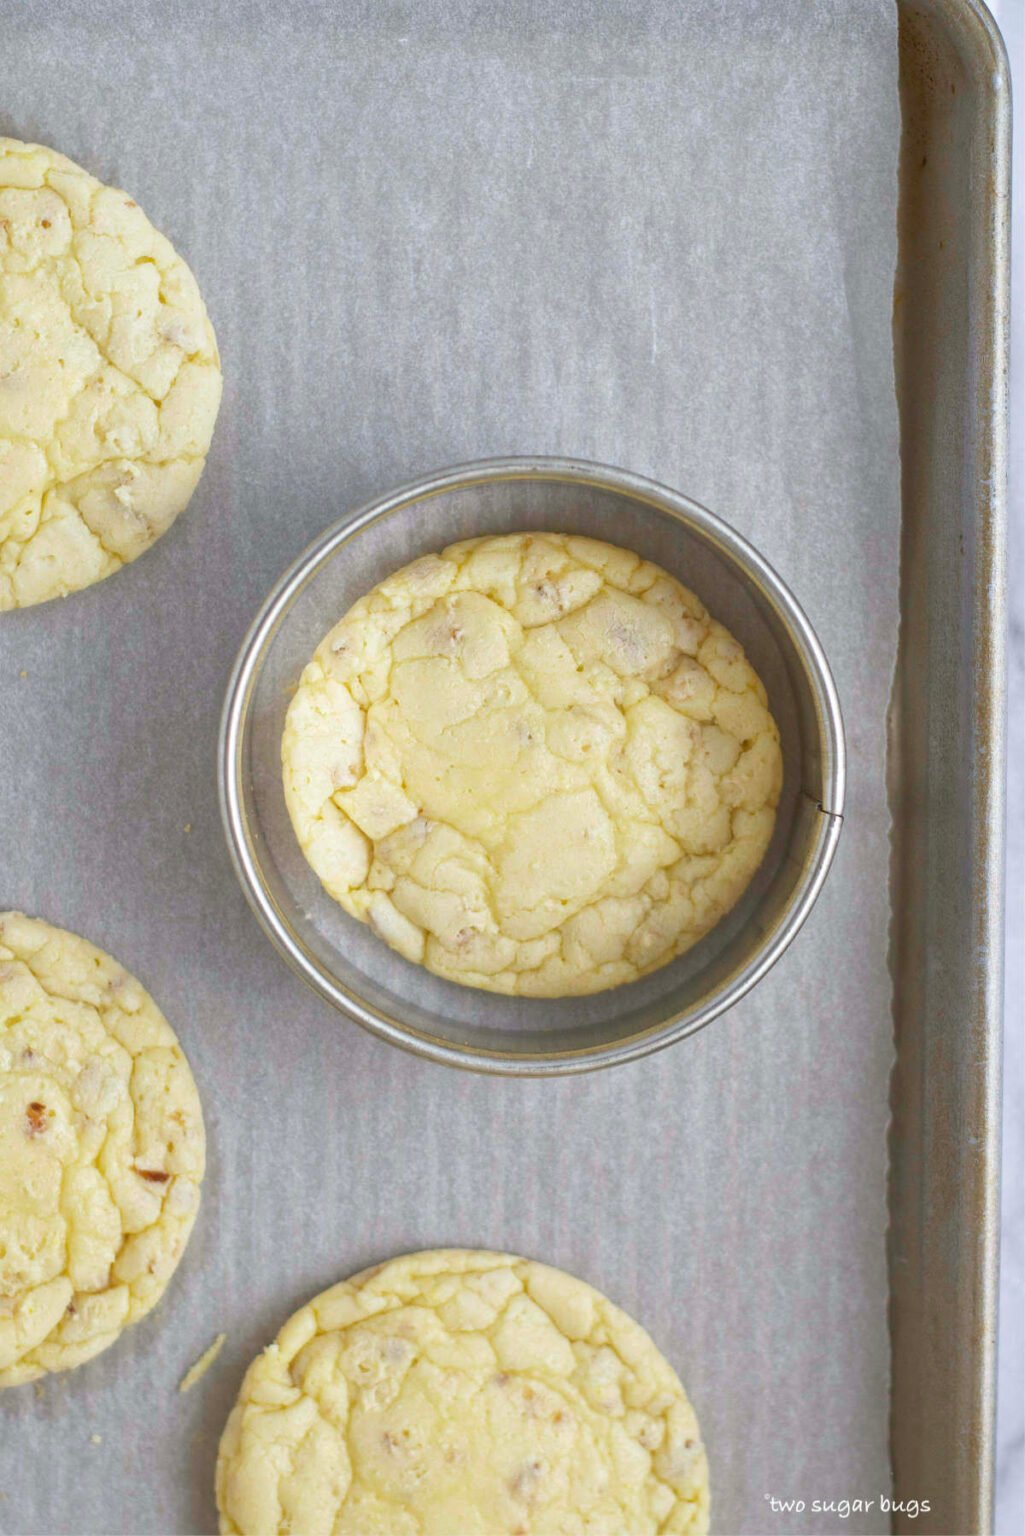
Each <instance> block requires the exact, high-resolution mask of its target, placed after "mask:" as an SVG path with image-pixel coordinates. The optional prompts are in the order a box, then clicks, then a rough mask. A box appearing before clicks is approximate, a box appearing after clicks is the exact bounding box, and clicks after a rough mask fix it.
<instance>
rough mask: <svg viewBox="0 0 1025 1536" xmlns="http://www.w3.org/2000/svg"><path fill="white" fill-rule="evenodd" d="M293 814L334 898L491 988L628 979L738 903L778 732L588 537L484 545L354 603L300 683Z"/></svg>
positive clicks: (434, 961) (766, 822)
mask: <svg viewBox="0 0 1025 1536" xmlns="http://www.w3.org/2000/svg"><path fill="white" fill-rule="evenodd" d="M282 762H283V773H284V790H285V800H286V803H287V806H288V810H289V814H290V816H291V819H292V824H293V826H294V828H295V832H296V836H297V837H298V839H299V843H300V845H301V847H302V849H303V852H304V853H305V855H306V857H307V859H308V860H309V862H310V864H311V865H312V867H313V869H314V870H315V871H316V873H317V875H318V876H319V878H320V880H321V882H322V883H323V885H324V887H325V889H326V890H327V891H328V892H329V893H330V895H332V896H333V897H334V898H335V899H336V900H337V901H339V902H340V903H341V904H342V906H343V907H345V909H346V910H347V911H348V912H351V913H352V914H353V915H354V916H355V917H358V918H360V919H362V920H363V921H364V922H367V923H369V924H370V926H371V928H373V930H374V931H375V933H377V934H378V935H379V936H380V937H381V938H383V939H385V940H386V941H387V942H388V943H389V944H390V945H392V947H393V948H394V949H396V950H398V951H399V953H400V954H402V955H404V956H405V957H406V958H407V959H408V960H412V961H417V962H419V963H421V964H422V965H425V966H426V967H427V968H428V969H429V970H431V971H435V972H436V973H437V974H438V975H439V976H444V977H447V978H448V979H449V980H451V981H458V982H463V983H465V984H467V985H469V986H476V987H485V988H488V989H489V990H491V991H495V992H508V993H519V994H521V995H523V996H530V997H561V996H564V995H568V994H574V993H586V992H596V991H599V990H601V989H603V988H606V987H614V986H618V985H620V984H621V983H622V982H627V981H633V980H635V979H636V978H637V977H638V976H643V975H644V974H645V973H646V972H648V971H652V970H655V969H657V968H658V967H659V966H662V965H665V964H666V962H667V961H669V960H672V959H674V958H675V957H676V956H677V955H681V954H683V952H684V951H685V950H687V949H689V948H690V946H691V945H692V944H694V943H695V942H696V941H697V940H698V939H700V938H701V937H702V935H703V934H705V933H707V932H708V930H709V929H710V928H712V927H713V926H714V924H715V923H717V922H718V921H719V919H720V918H721V917H722V916H723V915H724V914H725V913H726V912H728V911H729V910H730V908H731V907H732V906H733V905H734V904H735V903H736V901H737V900H738V899H739V898H740V896H741V895H742V893H743V891H744V890H745V888H746V887H747V885H748V883H749V881H750V880H751V877H752V875H753V874H754V872H755V870H756V869H757V868H758V865H759V864H760V863H761V860H762V858H763V856H764V854H765V850H766V848H767V847H768V844H769V839H770V837H771V836H772V829H773V824H774V821H775V807H776V804H777V801H778V798H779V792H780V786H781V782H782V759H781V755H780V746H779V732H778V731H777V729H776V725H775V722H774V721H773V719H772V716H771V715H770V713H769V711H768V708H767V707H766V695H765V689H764V688H763V687H762V684H761V682H760V681H759V679H758V678H757V677H756V675H755V673H754V671H753V670H752V668H751V667H750V665H749V664H748V662H747V661H746V659H745V657H744V653H743V651H742V649H741V647H740V646H739V645H738V644H737V642H736V641H735V640H734V639H733V638H732V637H731V636H730V635H729V634H728V633H727V631H726V630H725V629H724V628H723V627H722V625H721V624H718V623H717V622H716V621H715V620H714V619H713V618H711V617H710V616H709V614H708V613H707V612H706V611H705V609H704V607H703V606H702V604H701V603H700V602H699V601H698V599H697V598H696V597H695V596H694V594H693V593H692V592H688V591H687V590H686V588H684V587H682V586H681V585H680V583H679V582H678V581H675V580H674V579H673V578H672V577H671V576H669V575H667V574H666V572H665V571H663V570H660V569H659V568H658V567H657V566H655V565H651V564H649V563H648V562H647V561H642V560H641V559H640V558H639V557H638V556H637V555H633V554H630V553H628V552H627V551H626V550H622V549H616V548H614V547H613V546H612V545H609V544H602V543H599V542H597V541H595V540H593V539H583V538H573V537H568V536H565V535H561V534H509V535H506V536H504V537H500V538H485V539H470V540H468V541H467V542H465V543H463V544H454V545H452V546H451V548H449V549H446V550H444V551H443V552H442V554H440V555H429V556H427V557H425V558H424V559H421V560H417V561H416V562H415V563H414V564H412V565H409V566H406V567H405V568H404V569H403V570H400V571H397V572H396V573H395V575H394V576H390V577H389V578H388V580H387V581H384V582H382V583H381V584H380V586H378V587H375V588H374V590H373V591H372V592H370V593H368V594H367V596H366V597H363V598H361V599H360V601H359V602H357V603H356V604H355V606H354V607H353V608H351V609H350V610H349V612H348V613H347V614H346V615H345V617H344V618H343V619H342V621H341V622H340V623H339V624H337V625H336V626H335V628H334V629H332V630H331V632H330V634H328V635H327V636H326V637H325V639H324V640H323V641H322V642H321V644H320V646H319V647H318V649H317V651H316V653H315V655H314V657H313V659H312V661H311V662H310V663H309V665H308V666H307V667H306V668H305V670H304V672H303V674H302V677H301V678H300V680H299V686H298V689H297V691H296V693H295V696H294V697H293V699H292V701H291V704H290V706H289V709H288V715H287V720H286V724H285V731H284V739H283V743H282Z"/></svg>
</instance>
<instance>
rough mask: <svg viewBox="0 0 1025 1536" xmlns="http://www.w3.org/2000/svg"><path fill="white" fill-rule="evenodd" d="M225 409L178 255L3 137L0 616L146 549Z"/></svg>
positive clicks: (117, 205) (149, 230) (56, 159)
mask: <svg viewBox="0 0 1025 1536" xmlns="http://www.w3.org/2000/svg"><path fill="white" fill-rule="evenodd" d="M220 398H221V371H220V364H219V361H218V357H217V343H216V342H215V340H214V333H213V330H212V328H211V325H210V321H209V320H208V319H207V313H206V309H205V307H204V305H203V300H202V298H201V296H200V292H199V289H198V287H197V286H196V280H195V278H194V277H193V276H192V273H191V272H190V271H189V269H188V267H187V266H186V265H185V263H184V262H183V261H182V260H181V258H180V257H179V256H178V255H176V254H175V251H174V250H173V248H172V247H171V245H170V243H169V242H168V241H167V240H165V238H164V236H163V235H161V234H158V233H157V231H156V230H155V229H154V228H153V226H152V224H150V222H149V220H148V219H147V218H146V216H145V214H144V213H143V212H142V210H141V209H140V208H138V207H137V206H136V204H135V203H134V202H133V200H132V199H131V198H130V197H128V196H127V194H126V193H124V192H119V191H117V190H116V189H115V188H113V187H105V186H103V185H102V183H101V182H98V181H97V180H96V178H95V177H93V176H90V175H89V174H88V172H86V171H84V170H82V168H81V167H80V166H77V165H75V164H74V163H73V162H72V161H71V160H67V159H65V157H64V156H63V155H59V154H57V152H56V151H55V150H52V149H46V148H45V147H43V146H42V145H40V144H23V143H21V141H20V140H18V139H4V138H0V609H5V608H23V607H27V606H28V605H29V604H30V603H42V602H45V601H46V600H47V599H48V598H51V597H60V596H62V595H63V594H64V593H66V592H73V591H75V590H77V589H78V588H79V587H87V586H90V585H91V584H92V583H93V582H94V581H101V580H102V579H103V577H105V576H109V575H110V574H111V573H112V572H113V571H116V570H117V569H118V568H119V567H120V566H122V565H124V564H126V563H127V562H128V561H129V560H134V559H135V558H136V556H137V555H141V554H142V552H143V550H145V549H148V548H149V546H150V545H151V544H152V543H153V542H154V541H155V540H156V539H158V538H159V537H160V535H161V534H162V533H163V532H165V530H166V529H167V528H169V527H170V525H171V523H172V522H173V521H174V519H175V518H176V517H177V515H178V513H179V512H180V511H181V510H182V508H183V507H184V506H185V505H186V503H187V502H188V500H189V497H190V496H191V495H192V493H193V491H194V490H195V488H196V484H197V482H198V480H199V477H200V475H201V474H202V471H203V464H204V462H205V460H206V454H207V449H208V448H209V446H210V438H211V436H212V434H213V429H214V421H215V420H216V417H217V408H218V405H219V404H220Z"/></svg>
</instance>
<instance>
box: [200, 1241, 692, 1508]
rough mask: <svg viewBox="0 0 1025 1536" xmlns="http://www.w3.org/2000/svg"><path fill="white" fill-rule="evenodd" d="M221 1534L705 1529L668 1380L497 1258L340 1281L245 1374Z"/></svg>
mask: <svg viewBox="0 0 1025 1536" xmlns="http://www.w3.org/2000/svg"><path fill="white" fill-rule="evenodd" d="M217 1504H218V1509H219V1510H220V1517H221V1527H220V1528H221V1532H222V1533H225V1536H227V1533H231V1536H237V1533H241V1536H284V1533H285V1532H288V1531H295V1532H298V1531H301V1532H302V1536H357V1533H358V1536H456V1533H459V1536H463V1533H467V1536H468V1533H470V1532H480V1533H487V1536H500V1533H505V1532H507V1533H509V1536H528V1533H529V1536H534V1533H537V1536H540V1533H542V1532H545V1533H553V1536H554V1533H558V1532H565V1533H569V1532H572V1533H573V1536H577V1533H580V1536H583V1533H585V1532H590V1533H592V1536H599V1533H601V1536H625V1533H629V1536H647V1533H654V1532H669V1531H673V1532H684V1531H685V1532H689V1533H692V1536H697V1533H699V1532H704V1531H707V1529H708V1507H709V1490H708V1463H707V1460H706V1457H705V1451H704V1448H703V1446H702V1443H701V1436H700V1432H699V1429H698V1423H697V1419H696V1418H695V1415H694V1410H693V1409H692V1407H691V1405H690V1403H689V1402H688V1400H687V1397H686V1394H685V1393H684V1390H683V1387H682V1386H681V1385H680V1381H679V1378H678V1377H677V1376H676V1374H675V1372H674V1371H673V1370H672V1369H671V1367H670V1366H669V1365H668V1364H667V1363H666V1361H665V1360H664V1359H663V1358H662V1356H661V1355H660V1354H659V1352H658V1350H657V1349H656V1348H655V1345H654V1344H653V1343H652V1341H651V1339H650V1338H649V1337H648V1335H647V1334H646V1333H645V1332H644V1330H643V1329H642V1328H640V1327H639V1326H638V1324H637V1323H635V1322H633V1321H632V1320H631V1319H630V1318H629V1317H627V1316H626V1314H625V1313H623V1312H621V1311H620V1310H619V1308H618V1307H615V1306H613V1305H612V1303H611V1302H610V1301H607V1300H606V1298H605V1297H604V1296H602V1295H600V1294H599V1293H598V1292H597V1291H595V1290H592V1288H591V1287H590V1286H589V1285H585V1284H584V1282H583V1281H582V1280H576V1279H574V1278H573V1276H571V1275H567V1274H564V1273H562V1271H560V1270H556V1269H549V1268H548V1267H547V1266H546V1265H544V1264H536V1263H533V1262H531V1261H530V1260H527V1259H519V1258H514V1257H512V1256H511V1255H509V1254H501V1253H482V1252H472V1251H471V1252H467V1251H462V1250H458V1249H455V1250H451V1251H448V1252H438V1253H415V1254H410V1255H407V1256H405V1257H403V1258H399V1259H395V1260H393V1261H392V1262H391V1263H389V1264H383V1265H380V1266H379V1267H378V1268H376V1269H369V1270H367V1271H366V1272H365V1273H363V1274H361V1275H357V1276H356V1277H355V1278H354V1279H352V1280H346V1281H343V1282H342V1283H341V1284H340V1285H336V1286H334V1287H332V1289H331V1290H329V1291H325V1292H324V1293H323V1294H322V1295H320V1296H317V1297H315V1298H314V1300H313V1301H311V1302H310V1303H309V1304H308V1305H307V1306H305V1307H303V1308H302V1309H301V1310H300V1311H299V1312H297V1313H296V1314H295V1316H294V1317H292V1318H291V1319H290V1320H289V1321H288V1322H287V1323H286V1324H285V1326H284V1328H283V1329H282V1330H281V1332H280V1333H279V1335H278V1337H277V1340H276V1342H275V1343H274V1344H272V1345H271V1346H270V1347H269V1348H268V1349H266V1350H264V1352H263V1354H262V1355H260V1356H259V1357H258V1358H257V1359H256V1360H255V1361H254V1362H253V1364H252V1365H251V1366H250V1367H249V1370H248V1372H247V1374H246V1377H245V1380H244V1381H243V1383H242V1390H241V1392H240V1394H239V1398H238V1402H237V1403H236V1405H235V1407H234V1409H233V1411H232V1413H231V1416H230V1418H229V1419H228V1423H227V1426H226V1428H225V1431H224V1434H223V1436H222V1439H221V1446H220V1453H219V1456H218V1461H217Z"/></svg>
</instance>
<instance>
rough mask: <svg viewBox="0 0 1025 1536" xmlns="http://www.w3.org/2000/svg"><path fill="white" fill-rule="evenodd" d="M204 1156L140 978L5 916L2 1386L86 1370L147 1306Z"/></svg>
mask: <svg viewBox="0 0 1025 1536" xmlns="http://www.w3.org/2000/svg"><path fill="white" fill-rule="evenodd" d="M205 1147H206V1141H205V1137H204V1132H203V1116H202V1113H201V1110H200V1106H199V1096H198V1094H197V1093H196V1085H195V1083H194V1082H193V1079H192V1073H191V1071H190V1070H189V1064H188V1062H187V1061H186V1059H185V1056H184V1054H183V1052H182V1049H181V1047H180V1045H179V1044H178V1041H177V1039H176V1038H175V1035H174V1031H173V1030H172V1029H171V1027H170V1025H169V1024H168V1023H167V1021H166V1020H165V1018H164V1016H163V1014H162V1013H161V1012H160V1010H159V1008H158V1007H157V1006H156V1004H155V1003H154V1001H153V999H152V998H151V997H150V996H149V994H148V993H147V992H146V991H145V990H144V989H143V988H142V987H141V986H140V985H139V983H138V982H137V981H136V980H135V978H134V977H132V976H130V975H129V974H128V972H127V971H124V970H122V968H121V966H119V965H118V964H117V962H116V961H115V960H112V959H111V958H110V956H109V955H105V954H103V952H102V951H101V950H98V949H96V948H94V946H93V945H92V944H89V943H87V942H86V940H85V939H80V938H78V937H77V936H76V935H75V934H73V933H65V932H63V931H62V930H61V929H59V928H51V927H50V925H49V924H48V923H43V922H39V921H37V920H36V919H34V918H29V917H24V916H22V914H21V913H19V912H6V913H3V914H2V915H0V1235H2V1239H3V1241H2V1242H0V1387H11V1386H17V1385H18V1384H19V1383H20V1382H25V1381H31V1380H32V1379H33V1377H36V1376H41V1375H42V1374H43V1373H44V1372H46V1371H66V1370H70V1369H71V1368H72V1367H73V1366H76V1365H81V1364H82V1362H83V1361H85V1360H89V1359H91V1358H92V1356H93V1355H96V1354H98V1353H99V1352H100V1350H102V1349H106V1347H107V1345H108V1344H113V1342H114V1340H115V1339H116V1338H117V1337H118V1335H119V1334H120V1332H121V1331H122V1329H124V1328H127V1327H128V1325H129V1324H130V1323H134V1322H136V1321H137V1320H138V1319H139V1318H140V1317H142V1316H144V1314H145V1313H147V1312H148V1311H149V1310H150V1308H151V1307H153V1306H155V1305H156V1303H157V1302H158V1301H159V1300H160V1297H161V1296H162V1295H163V1292H164V1290H165V1288H166V1286H167V1283H168V1281H169V1280H170V1278H171V1276H172V1274H173V1273H174V1270H175V1268H176V1266H177V1264H178V1261H179V1259H180V1258H181V1256H182V1253H183V1251H184V1248H185V1244H186V1242H187V1241H188V1237H189V1233H190V1232H191V1230H192V1225H193V1223H194V1221H195V1219H196V1212H197V1211H198V1209H199V1188H200V1184H201V1182H202V1178H203V1163H204V1155H205Z"/></svg>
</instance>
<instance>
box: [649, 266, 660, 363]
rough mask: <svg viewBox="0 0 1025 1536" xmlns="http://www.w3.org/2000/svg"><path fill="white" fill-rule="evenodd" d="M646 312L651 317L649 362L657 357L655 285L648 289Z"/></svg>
mask: <svg viewBox="0 0 1025 1536" xmlns="http://www.w3.org/2000/svg"><path fill="white" fill-rule="evenodd" d="M648 312H649V314H650V315H651V361H652V362H654V361H655V359H656V358H657V357H658V321H657V319H656V316H655V285H654V283H652V285H651V287H650V288H649V289H648Z"/></svg>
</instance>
